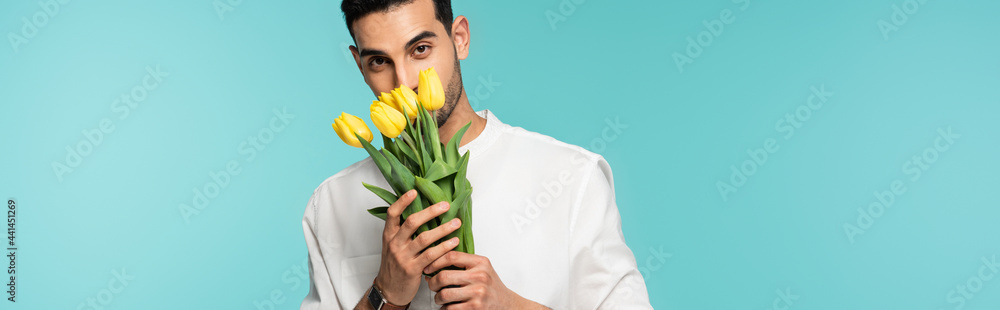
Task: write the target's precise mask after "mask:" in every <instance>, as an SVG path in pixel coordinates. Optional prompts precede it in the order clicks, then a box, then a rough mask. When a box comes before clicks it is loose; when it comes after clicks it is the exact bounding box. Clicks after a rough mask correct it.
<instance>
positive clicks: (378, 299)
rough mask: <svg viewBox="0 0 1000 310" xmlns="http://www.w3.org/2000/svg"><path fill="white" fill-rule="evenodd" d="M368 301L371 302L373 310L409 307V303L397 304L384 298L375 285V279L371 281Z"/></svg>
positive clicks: (404, 309)
mask: <svg viewBox="0 0 1000 310" xmlns="http://www.w3.org/2000/svg"><path fill="white" fill-rule="evenodd" d="M368 303H369V304H371V306H372V309H375V310H406V309H408V308H410V304H409V303H407V304H405V305H402V306H397V305H393V304H391V303H389V301H387V300H385V296H383V295H382V290H380V289H379V288H378V286H377V285H375V281H372V288H371V290H369V292H368Z"/></svg>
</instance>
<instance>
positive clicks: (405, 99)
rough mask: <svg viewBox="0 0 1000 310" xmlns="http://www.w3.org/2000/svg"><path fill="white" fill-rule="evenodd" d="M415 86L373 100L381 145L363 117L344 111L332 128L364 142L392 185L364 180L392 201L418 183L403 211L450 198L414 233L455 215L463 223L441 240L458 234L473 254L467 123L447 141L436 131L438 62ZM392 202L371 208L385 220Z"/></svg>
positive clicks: (462, 247) (352, 141) (441, 97)
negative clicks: (461, 150)
mask: <svg viewBox="0 0 1000 310" xmlns="http://www.w3.org/2000/svg"><path fill="white" fill-rule="evenodd" d="M417 92H418V93H419V94H418V93H414V92H413V90H412V89H410V88H409V87H406V86H400V87H399V88H396V89H394V90H392V92H391V93H382V95H381V96H379V97H378V99H379V100H375V101H373V102H372V105H371V109H370V110H371V119H372V123H375V127H377V128H378V130H379V131H380V132H382V138H383V142H384V143H383V147H382V149H381V150H377V149H375V147H374V146H372V144H371V141H372V133H371V130H369V129H368V125H366V124H365V122H364V121H363V120H361V118H359V117H357V116H354V115H350V114H347V113H341V115H340V117H339V118H337V119H336V121H335V122H334V123H333V129H334V130H335V131H336V132H337V135H338V136H340V139H341V140H343V141H344V142H345V143H347V144H348V145H351V146H354V147H361V148H364V149H365V151H367V152H368V155H369V156H371V158H372V160H373V161H375V165H376V166H378V169H379V171H380V172H382V176H383V177H385V180H386V181H387V182H388V183H389V186H391V187H392V191H389V190H386V189H383V188H380V187H378V186H374V185H371V184H367V183H363V182H362V184H363V185H364V187H365V188H367V189H368V190H370V191H371V192H372V193H375V195H376V196H378V197H379V198H381V199H382V200H384V201H385V202H386V203H388V204H390V205H391V204H392V203H394V202H395V201H396V199H398V198H399V195H402V194H404V193H406V192H407V191H409V190H411V189H417V192H418V195H417V198H416V199H414V200H413V202H412V203H410V205H409V207H407V208H406V209H405V210H404V211H403V214H402V220H404V221H405V220H406V217H408V216H409V215H411V214H414V213H416V212H419V211H420V210H423V209H424V208H426V207H430V206H431V205H433V204H435V203H438V202H442V201H447V202H448V203H449V204H450V206H451V207H450V208H449V209H448V211H447V212H445V213H444V214H442V215H441V216H439V217H437V218H435V219H433V220H431V221H429V222H427V223H426V224H424V225H422V226H421V227H420V228H419V229H418V230H417V232H416V233H415V234H414V236H413V237H416V234H419V233H421V232H424V231H428V230H431V229H434V228H435V227H437V226H439V225H441V224H442V223H447V222H448V221H451V220H452V219H454V218H456V217H457V218H459V219H460V220H461V221H462V226H461V227H460V228H459V229H458V230H456V231H454V232H452V233H451V234H449V235H448V236H447V237H445V238H442V239H441V240H448V239H451V238H452V237H458V238H459V244H458V246H457V247H456V248H455V250H456V251H460V252H465V253H469V254H475V252H476V250H475V243H474V242H473V239H472V184H471V183H469V180H468V179H467V178H466V169H467V168H468V166H469V152H468V151H466V152H465V154H462V155H461V156H459V154H458V144H459V141H461V140H462V135H464V134H465V131H466V130H467V129H469V125H471V122H470V123H469V124H466V125H465V126H464V127H462V129H459V130H458V132H457V133H455V135H454V136H453V137H452V139H451V141H448V142H447V143H446V144H445V143H442V141H441V139H440V138H439V136H438V125H437V120H436V119H435V117H434V116H433V115H432V114H431V112H432V111H435V110H437V109H439V108H441V106H442V105H444V101H445V94H444V89H443V88H442V86H441V80H440V79H439V78H438V75H437V72H435V71H434V68H430V69H427V70H424V71H421V72H420V82H419V85H418V86H417ZM388 208H389V207H388V206H384V207H377V208H372V209H368V213H371V214H372V215H374V216H376V217H378V218H380V219H382V220H385V218H386V211H387V210H388Z"/></svg>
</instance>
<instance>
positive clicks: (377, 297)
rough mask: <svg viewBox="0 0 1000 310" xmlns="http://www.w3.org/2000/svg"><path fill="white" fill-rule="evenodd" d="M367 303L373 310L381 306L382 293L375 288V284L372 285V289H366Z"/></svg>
mask: <svg viewBox="0 0 1000 310" xmlns="http://www.w3.org/2000/svg"><path fill="white" fill-rule="evenodd" d="M368 303H369V304H371V305H372V308H374V309H375V310H378V309H380V308H382V294H379V292H378V290H377V289H375V285H372V289H371V290H368Z"/></svg>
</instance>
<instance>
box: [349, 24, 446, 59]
mask: <svg viewBox="0 0 1000 310" xmlns="http://www.w3.org/2000/svg"><path fill="white" fill-rule="evenodd" d="M427 38H437V34H435V33H433V32H430V31H424V32H421V33H420V34H418V35H416V36H415V37H413V39H410V41H409V42H406V45H405V46H404V47H403V48H404V49H409V48H410V46H413V45H414V44H417V42H420V40H423V39H427ZM358 54H359V55H360V56H361V57H362V58H364V57H366V56H386V55H389V53H386V52H385V51H383V50H376V49H367V48H365V49H362V50H361V52H359V53H358Z"/></svg>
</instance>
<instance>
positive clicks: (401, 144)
mask: <svg viewBox="0 0 1000 310" xmlns="http://www.w3.org/2000/svg"><path fill="white" fill-rule="evenodd" d="M394 145H395V147H396V149H397V150H399V153H397V154H402V155H403V156H406V158H407V159H409V160H410V161H411V162H413V163H414V164H415V165H417V166H418V167H419V166H420V160H418V159H417V155H415V154H414V153H413V149H411V148H410V146H409V145H406V142H405V141H403V139H396V141H395V143H394Z"/></svg>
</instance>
